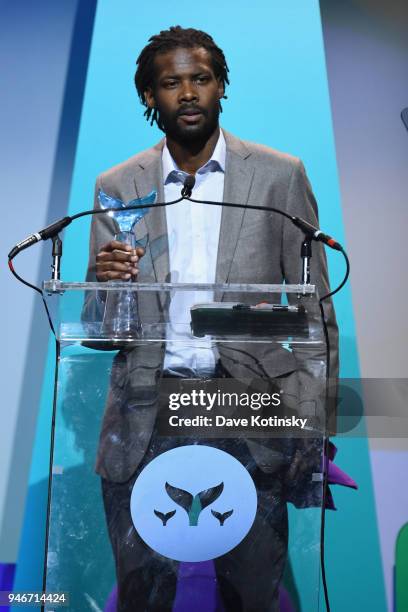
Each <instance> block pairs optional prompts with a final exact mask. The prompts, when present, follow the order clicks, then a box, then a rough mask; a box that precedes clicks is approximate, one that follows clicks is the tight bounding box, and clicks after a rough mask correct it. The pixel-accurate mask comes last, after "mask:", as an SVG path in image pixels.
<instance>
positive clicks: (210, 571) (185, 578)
mask: <svg viewBox="0 0 408 612" xmlns="http://www.w3.org/2000/svg"><path fill="white" fill-rule="evenodd" d="M193 609H194V610H195V612H224V606H223V605H222V601H221V598H220V594H219V591H218V586H217V576H216V573H215V566H214V561H202V562H200V563H180V565H179V571H178V579H177V590H176V599H175V601H174V605H173V612H191V610H193Z"/></svg>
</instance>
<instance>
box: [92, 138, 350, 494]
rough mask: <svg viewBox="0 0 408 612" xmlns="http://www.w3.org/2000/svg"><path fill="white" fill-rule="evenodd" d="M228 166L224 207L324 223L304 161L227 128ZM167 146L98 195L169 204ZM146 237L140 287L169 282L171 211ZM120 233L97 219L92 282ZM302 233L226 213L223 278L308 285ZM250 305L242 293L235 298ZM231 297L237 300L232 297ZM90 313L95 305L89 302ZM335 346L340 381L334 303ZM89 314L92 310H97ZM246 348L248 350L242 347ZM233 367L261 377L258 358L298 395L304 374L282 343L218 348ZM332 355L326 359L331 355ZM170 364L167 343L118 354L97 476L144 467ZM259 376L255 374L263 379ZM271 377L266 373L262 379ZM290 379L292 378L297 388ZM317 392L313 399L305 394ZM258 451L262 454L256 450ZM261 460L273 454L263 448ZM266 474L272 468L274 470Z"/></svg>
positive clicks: (149, 225) (102, 180) (153, 218)
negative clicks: (151, 196) (250, 351)
mask: <svg viewBox="0 0 408 612" xmlns="http://www.w3.org/2000/svg"><path fill="white" fill-rule="evenodd" d="M224 136H225V141H226V147H227V153H226V168H225V181H224V201H226V202H236V203H241V204H247V203H248V204H258V205H259V204H260V205H263V206H273V207H276V208H280V209H282V210H283V211H286V212H288V213H290V214H291V215H299V216H301V217H303V218H304V219H306V220H307V221H309V222H310V223H312V224H314V225H317V224H318V220H317V205H316V201H315V198H314V196H313V193H312V190H311V187H310V184H309V181H308V179H307V176H306V174H305V170H304V167H303V164H302V163H301V161H300V160H299V159H297V158H295V157H292V156H290V155H286V154H283V153H280V152H278V151H276V150H273V149H271V148H269V147H265V146H262V145H258V144H253V143H250V142H246V141H242V140H239V139H238V138H236V137H235V136H233V135H232V134H229V133H228V132H226V131H225V130H224ZM163 142H164V141H163V140H162V141H161V142H159V143H158V144H157V145H156V146H155V147H153V148H151V149H148V150H146V151H144V152H142V153H139V154H138V155H135V156H134V157H131V158H130V159H128V160H127V161H125V162H123V163H122V164H120V165H118V166H115V167H114V168H111V169H110V170H108V171H107V172H104V173H103V174H101V175H100V176H99V177H98V179H97V181H96V189H95V206H99V205H98V202H97V200H96V195H97V192H98V190H99V189H103V191H105V192H106V193H108V194H109V195H111V196H113V197H116V198H120V199H121V200H124V201H129V200H132V199H134V198H136V197H142V196H144V195H146V194H147V193H149V192H150V191H152V190H156V191H157V192H158V200H159V201H163V200H164V190H163V176H162V164H161V154H162V149H163ZM135 231H136V234H137V237H140V236H143V235H145V234H146V233H148V234H149V246H148V248H147V251H146V254H145V256H144V257H143V258H142V259H141V260H140V272H139V277H138V278H139V280H140V281H141V282H152V281H153V282H154V281H159V282H163V281H168V280H169V250H168V242H167V227H166V213H165V209H164V208H162V207H160V208H153V209H151V211H150V213H149V214H148V215H146V216H145V217H144V218H143V220H142V221H141V222H140V223H138V224H137V225H136V230H135ZM114 233H115V227H114V224H113V221H112V219H111V218H109V217H108V216H107V215H95V216H94V218H93V222H92V229H91V240H90V257H89V266H88V272H87V281H95V280H96V276H95V258H96V255H97V253H98V251H99V249H100V247H101V246H102V245H103V244H105V243H106V242H108V241H109V240H112V238H113V235H114ZM300 244H301V234H300V231H299V230H298V229H297V228H295V227H294V226H293V225H292V224H291V223H290V222H289V221H287V220H285V219H284V218H283V217H282V216H280V215H277V214H275V213H272V212H271V213H265V212H264V211H254V210H244V209H233V208H223V209H222V216H221V228H220V239H219V245H218V253H217V267H216V282H227V283H268V284H269V283H270V284H273V283H281V282H283V281H285V282H287V283H298V282H299V281H300V274H301V263H300V261H301V260H300ZM311 282H312V283H314V284H316V285H317V288H318V291H319V294H320V295H323V294H325V293H327V292H328V291H329V284H328V275H327V264H326V258H325V253H324V248H323V246H322V245H321V244H320V243H316V244H314V246H313V257H312V260H311ZM236 297H237V299H241V297H242V296H236ZM228 299H233V300H234V299H235V298H234V296H231V295H229V296H228ZM144 300H145V302H143V300H142V303H141V304H139V307H140V309H141V311H142V312H143V309H144V308H145V309H146V311H147V312H149V314H150V315H151V313H152V309H153V310H154V309H157V316H158V317H160V304H158V303H152V300H151V299H150V300H149V298H148V297H147V296H146V297H145V298H144ZM87 308H88V310H89V309H91V308H92V305H90V304H88V305H87ZM325 313H326V319H327V323H328V330H329V337H330V347H331V376H332V377H336V376H337V373H338V330H337V325H336V319H335V314H334V310H333V306H332V303H331V302H330V301H328V302H326V303H325ZM88 316H92V313H90V312H88ZM235 346H236V347H237V348H238V349H239V344H236V345H235ZM218 350H219V354H220V359H221V361H222V364H223V366H224V368H225V369H226V370H227V371H228V372H229V373H230V374H231V376H233V377H234V378H253V377H254V363H255V362H256V361H258V362H259V363H260V364H262V366H263V371H264V372H265V371H266V372H267V374H268V376H269V377H271V378H276V377H282V376H284V375H287V374H288V373H290V372H295V373H296V376H295V377H293V376H292V377H287V376H286V377H285V380H286V381H287V382H286V384H289V385H290V391H291V394H292V395H293V394H294V393H296V389H297V390H298V389H299V377H301V376H302V372H301V369H302V368H299V367H298V364H297V363H296V356H295V355H294V354H293V353H291V352H289V351H286V350H283V349H279V348H277V347H276V346H268V345H266V344H265V345H259V346H258V349H257V350H256V355H249V356H245V355H242V353H239V358H238V359H237V357H236V355H237V354H238V353H236V354H235V355H234V352H231V350H224V347H223V346H222V345H221V346H218ZM322 358H324V354H322ZM163 360H164V346H163V345H160V344H159V343H157V344H152V345H150V346H149V347H146V346H144V347H143V348H140V347H136V348H134V349H132V350H130V351H121V352H119V353H118V355H117V356H116V357H115V360H114V364H113V369H112V375H111V384H110V391H109V396H108V400H107V405H106V410H105V415H104V419H103V424H102V429H101V435H100V444H99V450H98V457H97V464H96V469H97V472H98V473H99V474H100V475H101V476H103V477H104V478H106V479H108V480H111V481H114V482H125V481H126V480H128V479H129V478H130V477H131V476H132V474H133V473H134V472H135V470H136V469H137V467H138V465H139V463H140V461H141V460H142V458H143V456H144V454H145V451H146V448H147V446H148V444H149V440H150V437H151V433H152V430H153V426H154V422H155V418H156V408H157V402H156V389H157V381H158V379H159V377H160V373H161V369H162V364H163ZM255 375H256V374H255ZM262 376H264V373H262V372H261V371H259V377H262ZM288 381H289V382H288ZM302 389H303V391H302V394H301V395H302V398H301V400H302V401H303V400H305V401H307V400H308V399H311V398H312V396H313V393H315V392H316V389H313V386H312V387H311V386H310V385H308V384H307V383H305V384H302ZM304 389H309V391H308V393H310V397H309V398H308V397H306V398H305V397H304ZM255 452H256V451H255ZM261 454H262V462H263V463H264V461H265V457H264V452H263V451H262V453H261ZM266 469H267V466H266Z"/></svg>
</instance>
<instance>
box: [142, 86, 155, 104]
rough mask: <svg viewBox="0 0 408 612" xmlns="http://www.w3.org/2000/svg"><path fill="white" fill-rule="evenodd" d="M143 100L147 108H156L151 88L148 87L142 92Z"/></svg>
mask: <svg viewBox="0 0 408 612" xmlns="http://www.w3.org/2000/svg"><path fill="white" fill-rule="evenodd" d="M144 98H145V102H146V104H147V107H148V108H154V107H155V106H156V101H155V99H154V95H153V89H152V88H151V87H148V88H147V89H146V91H145V92H144Z"/></svg>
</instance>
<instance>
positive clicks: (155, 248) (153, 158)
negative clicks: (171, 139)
mask: <svg viewBox="0 0 408 612" xmlns="http://www.w3.org/2000/svg"><path fill="white" fill-rule="evenodd" d="M162 149H163V141H161V142H160V143H159V144H158V145H156V146H155V147H154V148H153V149H150V150H149V151H148V152H147V153H146V159H143V160H141V161H140V162H139V165H138V167H137V168H136V172H135V188H136V193H137V196H138V197H139V198H140V197H143V196H145V195H147V194H148V193H150V191H152V190H154V191H157V201H158V202H164V188H163V176H162V163H161V154H162ZM143 222H144V223H145V225H146V230H147V233H148V234H149V245H150V253H151V256H152V264H153V269H154V274H155V277H156V281H157V282H166V281H168V276H169V270H170V267H169V246H168V239H167V222H166V212H165V208H164V206H160V207H157V208H155V207H153V208H151V209H150V212H149V213H148V214H147V215H146V216H145V217H143ZM143 222H142V223H143ZM136 227H137V226H136Z"/></svg>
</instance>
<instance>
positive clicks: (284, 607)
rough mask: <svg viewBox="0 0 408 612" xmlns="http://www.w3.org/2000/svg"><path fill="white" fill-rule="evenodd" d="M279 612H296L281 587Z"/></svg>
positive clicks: (288, 596)
mask: <svg viewBox="0 0 408 612" xmlns="http://www.w3.org/2000/svg"><path fill="white" fill-rule="evenodd" d="M279 612H296V611H295V608H294V607H293V604H292V600H291V598H290V595H289V593H288V592H287V590H286V589H285V588H284V587H283V586H282V585H280V587H279Z"/></svg>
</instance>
